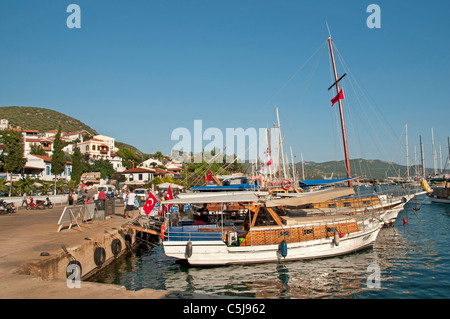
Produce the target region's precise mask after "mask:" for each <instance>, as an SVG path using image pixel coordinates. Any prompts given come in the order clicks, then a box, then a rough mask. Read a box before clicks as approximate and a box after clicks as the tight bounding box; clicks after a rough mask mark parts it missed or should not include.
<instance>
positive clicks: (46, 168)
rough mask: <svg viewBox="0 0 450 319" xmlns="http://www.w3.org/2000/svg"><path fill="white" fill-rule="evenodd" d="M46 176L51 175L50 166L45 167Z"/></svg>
mask: <svg viewBox="0 0 450 319" xmlns="http://www.w3.org/2000/svg"><path fill="white" fill-rule="evenodd" d="M45 175H51V174H50V165H45Z"/></svg>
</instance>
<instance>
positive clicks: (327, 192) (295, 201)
mask: <svg viewBox="0 0 450 319" xmlns="http://www.w3.org/2000/svg"><path fill="white" fill-rule="evenodd" d="M353 194H355V190H354V189H353V188H350V187H338V188H329V189H324V190H319V191H314V192H308V193H301V194H298V196H295V197H291V198H282V199H274V200H269V201H267V202H266V206H267V207H275V206H300V205H306V204H312V203H320V202H324V201H327V200H330V199H334V198H338V197H342V196H348V195H353Z"/></svg>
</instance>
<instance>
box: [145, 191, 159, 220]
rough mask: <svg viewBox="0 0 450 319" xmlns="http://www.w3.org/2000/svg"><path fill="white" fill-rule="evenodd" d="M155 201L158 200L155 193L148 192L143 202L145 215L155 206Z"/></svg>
mask: <svg viewBox="0 0 450 319" xmlns="http://www.w3.org/2000/svg"><path fill="white" fill-rule="evenodd" d="M157 202H158V200H157V199H156V197H155V195H153V193H152V192H149V193H148V197H147V201H146V202H145V205H144V212H145V215H147V216H148V214H150V212H151V211H152V210H153V208H154V207H155V205H156V203H157Z"/></svg>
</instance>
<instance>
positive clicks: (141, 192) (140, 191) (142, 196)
mask: <svg viewBox="0 0 450 319" xmlns="http://www.w3.org/2000/svg"><path fill="white" fill-rule="evenodd" d="M134 193H135V194H136V196H137V197H138V198H139V200H140V201H145V200H147V196H148V191H147V189H145V188H136V189H135V190H134Z"/></svg>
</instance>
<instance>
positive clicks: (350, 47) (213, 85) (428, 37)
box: [0, 0, 450, 167]
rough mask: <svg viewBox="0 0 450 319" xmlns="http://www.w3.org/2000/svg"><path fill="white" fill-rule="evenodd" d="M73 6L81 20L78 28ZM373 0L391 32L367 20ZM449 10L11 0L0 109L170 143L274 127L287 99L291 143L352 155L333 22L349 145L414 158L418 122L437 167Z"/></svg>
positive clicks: (355, 152)
mask: <svg viewBox="0 0 450 319" xmlns="http://www.w3.org/2000/svg"><path fill="white" fill-rule="evenodd" d="M71 3H75V4H78V5H79V6H80V8H81V29H69V28H68V27H67V25H66V19H67V17H68V16H69V14H70V13H67V12H66V8H67V6H68V5H69V4H71ZM371 3H376V4H378V5H379V6H380V8H381V28H380V29H370V28H368V27H367V25H366V19H367V17H368V16H369V15H370V13H367V12H366V8H367V6H368V5H369V4H371ZM449 14H450V2H448V1H444V0H442V1H436V0H432V1H400V0H398V1H376V0H375V1H374V0H371V1H361V0H358V1H356V0H347V1H339V2H338V1H328V0H327V1H325V0H322V1H299V0H297V1H288V0H285V1H274V0H258V1H256V0H240V1H237V0H227V1H219V0H216V1H212V0H209V1H206V0H204V1H194V0H185V1H176V0H170V1H169V0H168V1H154V0H146V1H139V0H133V1H101V0H96V1H82V0H71V1H61V0H58V1H56V0H48V1H30V0H21V1H7V0H2V1H1V3H0V74H1V75H0V106H11V105H18V106H36V107H44V108H49V109H53V110H56V111H59V112H62V113H65V114H67V115H69V116H72V117H75V118H77V119H79V120H81V121H83V122H85V123H86V124H88V125H90V126H91V127H92V128H94V129H96V130H97V131H98V132H99V133H101V134H104V135H109V136H113V137H115V138H116V140H118V141H122V142H125V143H128V144H132V145H134V146H136V147H138V148H139V149H141V150H142V151H143V152H147V153H152V152H155V151H158V150H160V151H162V152H163V153H165V154H168V153H169V152H170V150H171V149H172V147H173V146H174V144H176V141H172V140H171V133H172V131H173V130H174V129H175V128H178V127H185V128H187V129H189V130H191V131H193V124H194V120H196V119H197V120H199V119H200V120H202V121H203V129H206V128H208V127H217V128H219V129H221V130H223V132H225V128H227V127H228V128H237V127H243V128H249V127H254V128H264V127H271V126H272V125H273V123H275V122H276V114H275V106H277V107H278V108H279V113H280V120H281V127H282V134H283V135H286V137H285V140H284V144H285V149H286V151H289V147H290V146H292V148H293V152H294V155H295V156H296V159H297V160H299V159H300V154H301V153H303V156H304V158H305V160H307V161H316V162H323V161H328V160H340V159H342V152H341V139H340V135H339V134H340V133H339V131H338V123H337V122H336V113H335V110H336V108H335V107H334V108H331V102H330V100H331V98H333V96H334V95H335V93H336V92H335V91H327V88H328V87H329V85H331V83H332V80H331V78H330V72H329V60H328V59H329V58H328V48H327V47H326V46H325V42H326V39H327V37H328V31H327V28H326V24H325V23H326V21H327V22H328V24H329V26H330V29H331V34H332V37H333V41H334V42H335V44H336V48H337V51H338V52H336V54H337V55H341V56H342V57H343V59H344V61H345V63H346V64H347V65H348V66H349V70H350V71H351V73H350V75H349V76H347V77H346V78H345V79H344V80H343V82H342V85H343V87H344V92H345V95H346V99H345V100H344V112H345V116H346V125H347V129H348V131H347V134H348V138H349V151H350V156H351V157H352V158H355V157H364V158H367V159H376V158H378V159H382V160H386V161H394V162H398V163H401V164H405V163H406V152H405V141H404V140H405V123H408V135H409V146H410V148H409V151H410V158H411V161H413V158H414V146H417V149H418V143H419V142H418V141H419V135H422V139H423V141H424V144H425V156H426V160H427V164H428V165H427V166H429V167H431V165H432V159H431V154H432V152H431V127H433V128H434V135H435V145H436V148H437V150H438V153H439V145H441V146H442V152H443V154H447V136H449V135H450V132H449V129H448V119H449V115H450V114H449V113H450V112H449V110H450V108H449V104H450V102H449V98H448V95H449V91H450V90H449V89H448V88H449V87H450V80H449V79H450V76H449V74H450V59H449V57H450V55H449V52H450V45H449V43H450V41H449V37H448V31H449V30H450V19H449V18H448V16H449ZM315 52H316V53H315ZM314 53H315V54H314ZM308 59H309V61H308V63H306V64H305V66H304V67H303V68H302V69H301V70H300V71H299V72H298V74H297V75H296V76H295V77H293V78H292V79H291V77H292V76H293V75H294V74H295V73H296V72H297V71H298V70H299V68H300V67H301V66H302V65H304V63H305V62H306V61H307V60H308ZM337 60H338V61H337V67H338V72H339V74H343V73H344V72H345V71H347V69H345V70H344V68H343V67H342V65H341V63H340V59H338V56H337ZM290 79H291V80H290ZM359 88H361V90H360V89H359ZM207 143H208V142H207V141H205V142H204V144H205V145H206V144H207ZM205 145H204V146H205Z"/></svg>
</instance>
